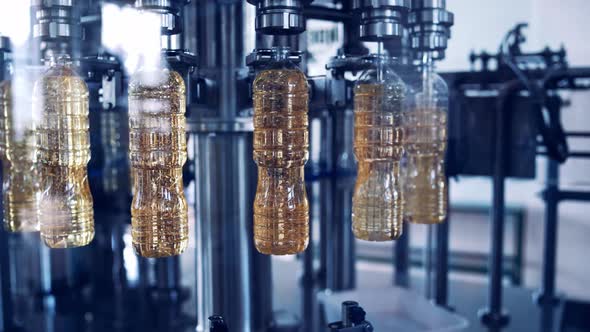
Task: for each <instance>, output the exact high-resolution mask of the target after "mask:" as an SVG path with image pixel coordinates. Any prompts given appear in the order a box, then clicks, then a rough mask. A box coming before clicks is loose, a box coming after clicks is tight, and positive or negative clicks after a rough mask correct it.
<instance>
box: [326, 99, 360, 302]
mask: <svg viewBox="0 0 590 332" xmlns="http://www.w3.org/2000/svg"><path fill="white" fill-rule="evenodd" d="M332 116H333V123H334V130H333V141H332V142H333V144H334V154H333V156H334V157H333V160H334V173H333V175H332V181H333V182H334V184H333V187H332V190H333V195H332V198H333V200H332V202H331V205H330V206H331V209H332V211H333V219H331V220H324V222H325V223H327V226H326V227H327V233H328V234H327V252H328V253H327V256H328V257H329V258H328V260H327V266H326V288H327V289H330V290H335V291H336V290H346V289H352V288H354V287H355V283H356V274H355V261H356V260H355V246H354V243H355V242H354V235H353V234H352V231H351V229H352V194H353V192H354V184H355V179H356V162H355V160H354V154H353V151H352V144H353V133H352V131H353V121H354V113H353V110H352V109H350V108H348V109H345V110H335V111H333V112H332Z"/></svg>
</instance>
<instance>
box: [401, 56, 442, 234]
mask: <svg viewBox="0 0 590 332" xmlns="http://www.w3.org/2000/svg"><path fill="white" fill-rule="evenodd" d="M412 77H413V80H412V82H410V84H411V85H412V87H413V90H415V92H414V94H413V96H414V100H413V101H412V102H410V103H408V105H409V106H408V107H407V108H406V110H405V111H404V128H405V131H406V139H405V146H406V165H405V169H404V197H405V208H404V219H405V220H406V221H408V222H412V223H419V224H436V223H440V222H443V221H444V220H445V218H446V214H447V204H448V197H447V195H448V194H447V179H446V176H445V167H444V161H445V153H446V148H447V108H448V93H449V92H448V91H449V90H448V87H447V84H446V83H445V81H444V80H443V79H442V78H441V77H440V76H439V75H438V74H436V72H435V71H434V65H433V63H432V61H430V60H428V58H427V59H426V61H425V62H424V63H423V64H422V65H420V66H419V67H418V72H417V73H416V74H415V75H412Z"/></svg>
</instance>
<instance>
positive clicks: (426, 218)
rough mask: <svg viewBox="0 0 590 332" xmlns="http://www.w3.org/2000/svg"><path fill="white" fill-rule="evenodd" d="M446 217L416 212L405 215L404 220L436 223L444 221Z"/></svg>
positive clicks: (429, 223)
mask: <svg viewBox="0 0 590 332" xmlns="http://www.w3.org/2000/svg"><path fill="white" fill-rule="evenodd" d="M446 218H447V216H446V215H438V214H437V215H432V214H414V215H410V216H404V221H405V222H409V223H412V224H420V225H435V224H441V223H443V222H444V221H445V219H446Z"/></svg>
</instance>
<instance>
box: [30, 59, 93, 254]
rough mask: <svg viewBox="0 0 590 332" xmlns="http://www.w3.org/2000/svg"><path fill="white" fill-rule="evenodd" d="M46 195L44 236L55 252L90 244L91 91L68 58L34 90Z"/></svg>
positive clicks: (51, 69) (41, 209)
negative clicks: (89, 105)
mask: <svg viewBox="0 0 590 332" xmlns="http://www.w3.org/2000/svg"><path fill="white" fill-rule="evenodd" d="M33 110H34V115H35V116H38V117H39V120H38V123H37V148H38V160H39V170H40V178H41V185H40V189H41V194H40V198H39V208H38V211H37V214H38V217H39V221H40V226H41V238H42V239H43V241H44V242H45V243H46V244H47V246H49V247H50V248H72V247H80V246H84V245H87V244H88V243H90V241H92V239H93V238H94V211H93V201H92V194H91V193H90V187H89V185H88V174H87V171H86V167H87V164H88V162H89V161H90V137H89V132H88V130H89V121H88V88H87V87H86V83H84V80H83V79H82V78H81V77H80V76H78V75H77V74H76V73H75V72H74V70H73V68H72V63H71V61H70V59H69V57H67V56H61V57H60V58H58V59H57V61H54V59H51V60H50V67H49V69H48V70H47V71H46V72H45V73H44V75H43V76H42V77H41V78H40V79H39V80H37V82H36V83H35V87H34V89H33Z"/></svg>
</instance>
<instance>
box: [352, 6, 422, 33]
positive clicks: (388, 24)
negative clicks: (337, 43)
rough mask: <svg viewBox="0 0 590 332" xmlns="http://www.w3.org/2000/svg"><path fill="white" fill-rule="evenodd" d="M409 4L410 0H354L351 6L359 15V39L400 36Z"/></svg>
mask: <svg viewBox="0 0 590 332" xmlns="http://www.w3.org/2000/svg"><path fill="white" fill-rule="evenodd" d="M410 5H411V4H410V0H386V1H371V0H355V1H354V3H353V7H354V9H355V11H356V13H357V14H358V15H360V24H361V26H360V39H361V40H363V41H378V42H381V41H383V40H387V39H391V38H401V37H402V36H403V31H404V23H405V21H406V17H407V14H408V12H409V10H410Z"/></svg>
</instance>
